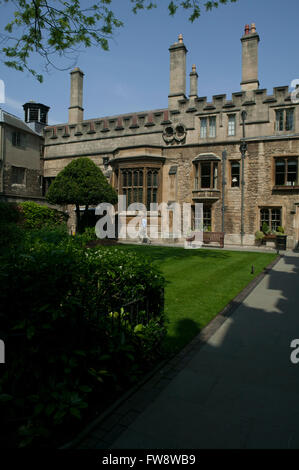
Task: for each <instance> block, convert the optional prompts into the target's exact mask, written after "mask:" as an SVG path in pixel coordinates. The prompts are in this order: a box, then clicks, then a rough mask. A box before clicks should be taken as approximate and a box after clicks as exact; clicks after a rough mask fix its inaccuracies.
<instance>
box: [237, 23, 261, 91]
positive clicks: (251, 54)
mask: <svg viewBox="0 0 299 470" xmlns="http://www.w3.org/2000/svg"><path fill="white" fill-rule="evenodd" d="M259 41H260V37H259V35H258V34H257V32H256V27H255V23H252V24H251V27H250V26H249V25H248V24H247V25H246V26H245V32H244V35H243V37H242V38H241V42H242V82H241V89H242V91H250V90H256V89H257V88H259V85H260V84H259V81H258V43H259Z"/></svg>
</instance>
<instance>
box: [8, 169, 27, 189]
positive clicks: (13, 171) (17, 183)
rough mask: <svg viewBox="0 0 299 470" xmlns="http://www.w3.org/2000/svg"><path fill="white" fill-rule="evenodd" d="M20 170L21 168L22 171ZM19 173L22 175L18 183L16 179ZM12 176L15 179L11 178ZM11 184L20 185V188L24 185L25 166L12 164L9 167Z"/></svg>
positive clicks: (13, 185)
mask: <svg viewBox="0 0 299 470" xmlns="http://www.w3.org/2000/svg"><path fill="white" fill-rule="evenodd" d="M21 170H23V171H22V172H21ZM21 173H22V175H23V177H22V182H21V183H20V182H19V181H18V179H19V178H20V175H21ZM14 177H15V179H16V180H17V181H14V180H13V179H14ZM20 179H21V178H20ZM11 185H12V187H21V188H25V187H26V168H24V167H21V166H16V165H12V167H11Z"/></svg>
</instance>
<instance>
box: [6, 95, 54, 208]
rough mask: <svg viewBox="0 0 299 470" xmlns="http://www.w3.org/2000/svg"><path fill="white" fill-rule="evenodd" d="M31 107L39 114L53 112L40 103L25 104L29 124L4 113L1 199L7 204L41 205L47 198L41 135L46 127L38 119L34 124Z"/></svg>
mask: <svg viewBox="0 0 299 470" xmlns="http://www.w3.org/2000/svg"><path fill="white" fill-rule="evenodd" d="M30 106H31V107H34V108H36V111H37V113H38V110H41V109H44V110H45V112H46V114H47V111H48V109H49V108H48V107H47V106H43V105H38V104H37V103H27V104H26V105H24V109H25V110H26V115H27V116H28V120H27V123H28V124H27V123H25V122H23V121H22V120H21V119H19V118H17V117H16V116H13V115H11V114H9V113H7V112H6V111H3V110H0V167H1V168H0V188H1V189H0V197H1V199H3V200H6V201H14V202H20V201H24V200H35V201H37V202H40V201H42V199H43V195H42V181H43V180H42V175H43V163H42V160H41V156H42V152H43V144H44V138H43V135H42V134H41V133H40V131H41V130H42V128H43V125H42V123H40V122H39V121H38V117H37V118H36V121H34V122H33V121H30V116H29V111H28V109H29V108H28V107H30ZM27 112H28V113H27ZM46 114H45V116H46ZM25 119H26V117H25ZM44 124H46V117H45V122H44Z"/></svg>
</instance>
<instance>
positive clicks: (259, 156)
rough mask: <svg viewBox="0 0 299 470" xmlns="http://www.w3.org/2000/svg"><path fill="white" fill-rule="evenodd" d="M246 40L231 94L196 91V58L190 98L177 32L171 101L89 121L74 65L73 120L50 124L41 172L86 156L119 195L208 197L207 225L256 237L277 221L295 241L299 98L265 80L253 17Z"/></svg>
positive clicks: (245, 238) (229, 237)
mask: <svg viewBox="0 0 299 470" xmlns="http://www.w3.org/2000/svg"><path fill="white" fill-rule="evenodd" d="M241 42H242V50H243V53H242V58H243V59H242V60H243V70H242V82H241V91H238V92H236V93H233V94H232V97H231V99H227V97H226V95H223V94H222V95H215V96H213V98H212V101H211V102H208V101H207V98H206V97H198V96H197V79H198V75H197V72H196V67H195V66H193V67H192V71H191V73H190V94H189V97H188V98H187V97H186V76H185V75H186V73H185V72H186V53H187V49H186V47H185V45H184V43H183V38H182V36H181V35H180V36H179V41H178V43H175V44H174V45H172V46H171V47H170V49H169V51H170V93H169V102H168V108H167V109H158V110H153V111H146V112H137V113H134V114H124V115H121V116H112V117H111V116H110V117H103V118H98V119H93V120H83V108H82V87H83V73H82V71H81V70H80V69H78V68H76V69H74V70H73V71H72V73H71V77H72V78H71V106H70V118H69V122H68V123H65V124H61V125H57V126H48V127H46V128H45V130H44V135H45V153H44V170H43V171H44V177H45V178H53V177H55V176H56V175H57V174H58V172H59V171H60V170H61V169H62V168H64V167H65V165H67V164H68V163H69V162H70V161H71V160H72V159H73V158H76V157H81V156H86V157H89V158H91V159H92V160H93V161H94V162H95V163H96V164H97V165H99V166H100V167H101V169H102V170H103V171H104V173H106V174H107V177H109V178H110V181H111V183H112V184H113V185H114V186H115V187H116V189H117V190H118V191H119V194H125V193H126V194H132V195H133V194H134V196H132V197H133V199H132V201H133V200H138V198H140V201H139V202H141V200H142V201H143V202H144V203H147V202H148V201H149V200H150V199H151V201H152V202H155V201H157V202H166V203H168V204H169V203H170V202H173V201H177V202H180V203H183V202H189V203H191V204H194V203H195V202H202V203H203V204H204V212H205V214H204V216H205V219H206V224H207V225H208V229H210V230H212V231H215V232H220V231H222V229H224V232H225V243H226V244H240V243H243V244H244V245H252V244H254V243H255V232H256V231H257V230H259V229H260V227H261V225H262V222H263V221H267V222H268V225H269V227H270V228H272V229H273V230H274V229H276V228H277V226H282V227H284V229H285V232H286V233H287V234H288V244H289V246H290V247H293V246H295V245H296V244H297V243H298V238H299V228H298V227H299V169H298V166H299V164H298V159H299V106H298V104H297V103H296V100H294V99H292V97H291V94H290V92H289V89H288V86H283V87H276V88H274V90H273V94H268V93H267V90H265V89H260V88H259V82H258V63H257V60H258V43H259V36H258V34H257V32H256V30H255V25H251V28H250V27H249V26H248V25H247V26H246V28H245V34H244V35H243V37H242V39H241ZM242 111H246V119H245V125H244V127H245V138H246V139H245V140H246V143H247V151H246V156H245V159H244V181H243V178H242V158H241V153H240V144H241V142H242V139H243V125H242V117H241V116H242ZM75 121H76V122H75ZM130 171H132V174H131V176H130V175H129V176H128V178H133V174H134V171H139V173H138V174H139V175H140V176H138V178H139V177H140V181H141V178H142V183H140V182H139V183H137V184H136V185H135V186H134V183H133V184H132V181H131V182H130V184H129V183H128V181H127V180H126V178H127V176H126V175H127V174H129V173H130ZM128 172H129V173H128ZM149 173H150V176H148V175H149ZM136 174H137V173H136ZM156 174H157V178H158V179H157V181H156V182H155V183H154V182H153V181H154V180H152V181H151V183H148V181H147V180H146V178H151V177H152V175H154V176H153V178H156V176H155V175H156ZM136 178H137V176H136ZM138 181H139V180H138ZM156 183H157V184H156ZM155 184H156V186H155ZM242 187H243V189H244V199H243V200H244V211H243V215H242ZM130 191H131V192H130ZM134 191H135V192H134ZM138 191H139V192H138ZM145 193H146V194H145ZM137 194H139V196H136V195H137ZM134 198H135V199H134ZM136 198H137V199H136ZM147 198H148V199H147ZM242 217H243V220H241V218H242ZM242 222H243V231H242Z"/></svg>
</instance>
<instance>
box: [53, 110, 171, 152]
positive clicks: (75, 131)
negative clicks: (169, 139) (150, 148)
mask: <svg viewBox="0 0 299 470" xmlns="http://www.w3.org/2000/svg"><path fill="white" fill-rule="evenodd" d="M170 123H171V120H170V112H169V111H168V109H161V110H154V111H146V112H140V113H136V114H124V115H121V116H112V117H105V118H101V119H92V120H88V121H83V122H81V123H77V124H59V125H57V126H56V125H55V126H47V127H45V129H44V136H45V140H46V144H51V143H53V140H54V141H57V143H58V142H61V143H65V142H70V141H77V140H87V139H88V140H90V139H95V140H98V139H106V138H112V137H123V136H130V135H138V134H146V133H148V134H150V133H153V132H161V133H163V131H164V128H165V125H167V124H170Z"/></svg>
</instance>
